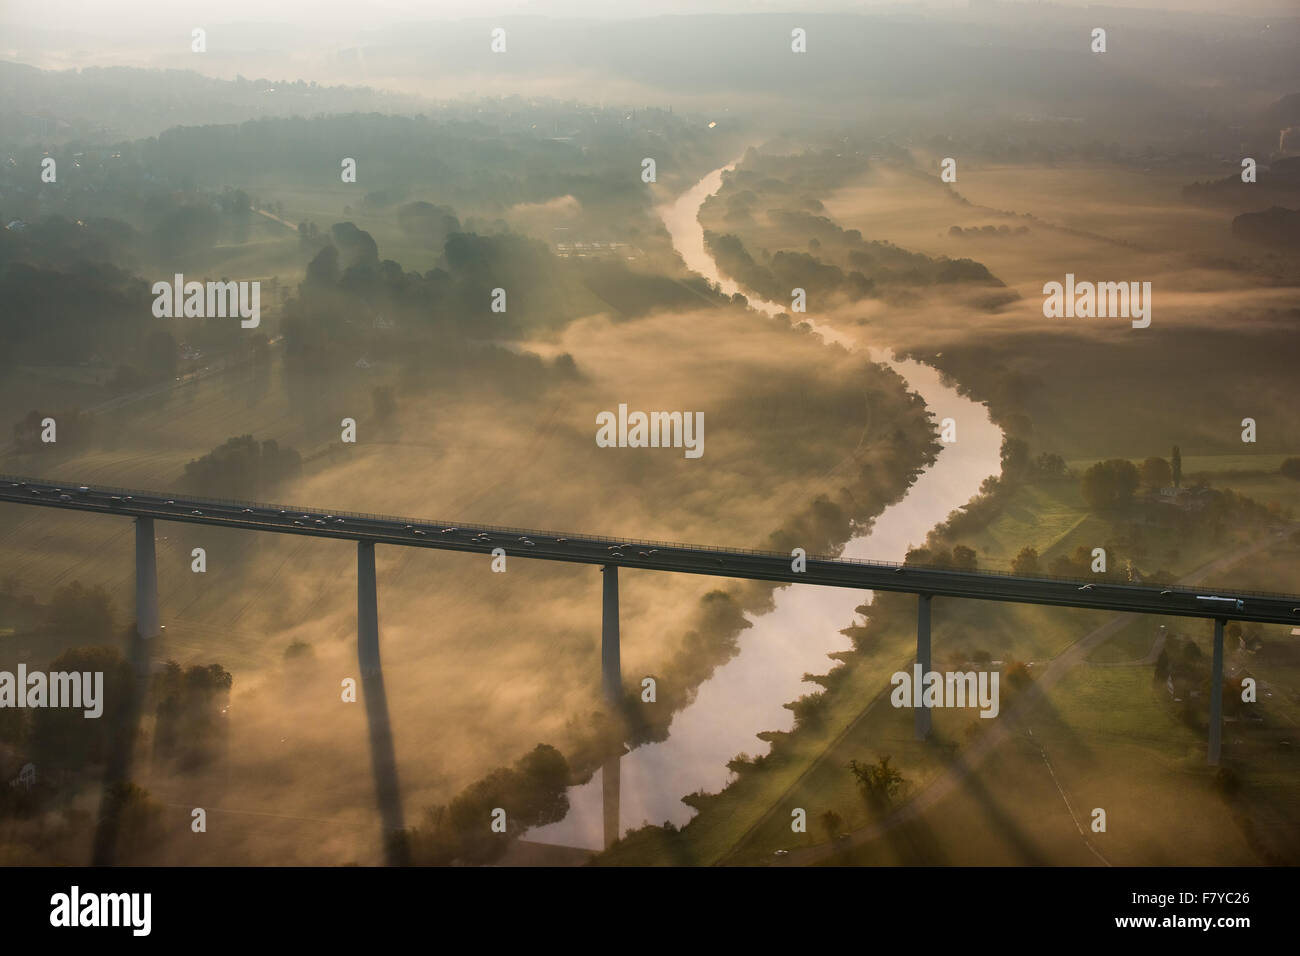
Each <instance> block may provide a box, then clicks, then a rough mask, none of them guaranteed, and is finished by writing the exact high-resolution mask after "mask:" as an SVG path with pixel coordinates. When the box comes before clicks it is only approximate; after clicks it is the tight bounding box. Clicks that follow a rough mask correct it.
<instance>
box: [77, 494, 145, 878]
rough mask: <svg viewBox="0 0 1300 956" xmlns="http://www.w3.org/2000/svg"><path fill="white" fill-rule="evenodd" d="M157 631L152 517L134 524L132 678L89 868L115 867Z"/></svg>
mask: <svg viewBox="0 0 1300 956" xmlns="http://www.w3.org/2000/svg"><path fill="white" fill-rule="evenodd" d="M161 630H162V629H161V628H160V627H159V626H158V560H157V554H156V551H155V544H154V530H153V519H152V518H136V519H135V634H133V635H132V637H131V646H130V647H129V648H128V649H127V656H128V663H129V664H130V666H131V671H132V674H133V675H134V677H135V680H134V684H133V687H132V693H131V696H130V697H129V699H127V700H125V701H123V703H122V707H121V709H120V710H118V711H117V714H116V716H115V723H114V726H113V728H112V732H111V735H110V737H109V747H108V754H107V756H106V759H105V761H104V790H103V793H102V794H101V796H100V801H99V817H98V819H97V820H96V821H95V836H94V840H93V841H92V844H91V850H90V864H91V866H112V865H113V864H114V863H116V862H117V857H118V854H117V837H118V829H119V824H120V820H119V816H120V806H119V799H120V795H119V793H118V790H117V788H118V787H119V785H122V784H125V783H127V782H128V781H129V780H130V779H131V765H132V762H133V761H132V758H133V756H134V752H135V738H136V732H137V730H138V729H139V725H140V715H141V714H142V713H143V712H144V706H145V701H146V700H147V699H148V696H149V662H150V661H151V660H152V659H153V639H154V638H155V637H157V636H158V634H159V632H160V631H161Z"/></svg>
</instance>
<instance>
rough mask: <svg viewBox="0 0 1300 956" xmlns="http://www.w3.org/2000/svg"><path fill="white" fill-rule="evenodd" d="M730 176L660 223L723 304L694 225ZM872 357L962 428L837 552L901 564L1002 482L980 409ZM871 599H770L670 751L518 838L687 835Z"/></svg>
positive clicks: (768, 305) (643, 750)
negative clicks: (688, 800)
mask: <svg viewBox="0 0 1300 956" xmlns="http://www.w3.org/2000/svg"><path fill="white" fill-rule="evenodd" d="M727 168H730V167H723V169H717V170H714V171H713V172H712V173H710V174H709V175H708V176H705V177H704V178H703V179H702V180H700V182H699V183H697V184H696V185H695V186H694V187H692V188H691V189H690V190H689V191H688V192H686V193H685V194H683V196H682V197H681V198H680V199H679V200H677V201H676V202H674V203H673V204H671V205H669V206H666V207H664V208H663V209H662V210H660V212H661V214H662V216H663V219H664V224H665V226H666V227H667V228H668V231H669V233H670V234H671V235H672V238H673V244H674V246H675V247H676V248H677V250H678V252H679V253H680V254H681V256H682V258H683V260H684V261H685V262H686V264H687V265H688V266H689V267H690V268H691V269H693V270H694V271H696V272H699V273H700V274H701V275H704V276H705V277H707V278H708V279H709V280H710V281H712V282H716V283H718V285H719V286H720V287H721V288H722V290H723V291H724V292H726V293H727V294H728V295H730V294H733V293H735V292H737V291H743V290H740V289H739V288H738V287H737V286H736V284H735V283H734V282H731V281H730V280H728V279H726V278H724V277H722V276H720V275H719V274H718V272H717V267H716V265H715V264H714V262H713V260H712V258H711V257H710V256H709V255H708V253H707V251H706V250H705V248H704V230H703V227H702V226H700V224H699V219H698V213H699V208H700V206H701V205H702V204H703V202H704V200H705V199H707V198H708V197H709V196H710V195H712V194H713V193H715V192H717V190H718V188H719V187H720V185H721V182H722V174H723V171H724V169H727ZM750 305H751V306H753V307H754V308H757V309H759V310H761V311H763V312H767V313H769V314H775V313H777V312H780V311H783V310H784V307H782V306H779V305H777V304H775V303H772V302H765V301H763V300H761V299H753V298H751V299H750ZM818 331H819V332H821V333H822V334H823V336H824V337H825V338H827V339H828V340H832V341H837V342H840V343H842V344H848V343H847V338H846V337H845V336H843V335H842V334H839V333H836V332H834V331H833V330H826V329H820V328H819V329H818ZM871 355H872V358H873V359H875V360H876V361H879V362H882V363H884V364H887V365H889V366H890V367H891V368H893V369H894V370H895V371H896V372H898V374H899V375H901V376H902V377H903V378H904V379H906V380H907V383H908V386H909V387H910V388H911V389H912V390H914V391H916V392H918V393H919V394H920V395H921V396H922V397H923V398H924V399H925V402H926V406H927V407H928V408H929V410H930V412H931V413H932V414H933V415H934V416H935V418H936V420H942V419H944V418H949V417H950V418H952V419H954V420H955V421H956V422H957V423H958V441H957V442H955V443H953V444H951V445H945V446H944V447H943V450H942V451H941V452H940V454H939V457H938V459H937V461H936V462H935V463H934V465H932V466H931V467H930V468H929V469H928V470H927V471H926V472H924V473H923V474H922V475H921V476H920V477H919V478H918V479H917V480H916V482H915V483H914V484H913V485H912V487H911V488H910V489H909V490H908V493H907V495H906V496H905V497H904V498H903V499H902V500H901V501H899V502H898V503H896V504H894V505H891V506H890V507H888V508H886V509H885V511H884V512H883V513H882V514H881V515H880V516H879V517H878V518H877V519H876V521H875V523H874V525H873V526H872V528H871V529H870V532H869V533H867V534H864V535H862V536H861V537H858V538H854V539H852V540H851V541H849V543H848V545H847V546H846V547H845V550H844V556H845V557H848V558H874V559H876V560H887V561H891V560H902V558H903V555H904V554H905V553H906V551H907V549H908V548H909V547H911V546H913V545H917V544H920V543H921V542H922V541H923V540H924V538H925V536H926V534H927V533H928V532H929V531H930V529H931V528H932V527H934V526H935V525H936V524H938V523H939V522H940V521H942V520H943V519H944V518H946V517H947V516H948V515H949V513H951V512H952V510H953V509H954V508H957V507H960V506H961V505H964V504H965V503H966V502H967V501H969V500H970V498H971V497H972V496H974V495H975V494H976V493H978V491H979V487H980V484H981V483H982V482H983V481H984V479H985V478H986V477H987V476H989V475H992V474H997V473H998V472H999V470H1000V450H1001V443H1002V432H1001V431H1000V430H999V429H998V428H997V426H995V425H994V424H993V423H992V422H990V421H989V417H988V409H987V408H985V407H984V406H983V405H979V404H976V403H975V402H972V401H970V400H969V399H966V398H963V397H962V396H961V395H958V394H957V392H955V391H954V390H953V389H951V388H949V387H947V386H945V385H944V384H943V383H942V382H941V381H940V376H939V373H938V372H937V371H936V370H935V369H933V368H931V367H929V366H927V365H922V364H920V363H917V362H911V361H894V360H890V359H889V358H888V357H887V356H886V355H885V354H883V353H880V352H877V351H875V350H872V352H871ZM869 598H870V592H867V591H852V590H848V589H842V588H827V587H816V586H812V585H797V584H796V585H790V586H788V587H784V588H781V589H780V590H778V591H776V592H775V594H774V599H775V603H776V606H775V609H774V610H772V611H770V612H769V613H766V614H762V615H758V616H752V615H751V616H749V620H750V621H751V622H752V624H753V626H752V627H750V628H748V629H746V630H745V631H743V632H742V633H741V635H740V638H739V641H738V648H739V653H737V655H736V656H735V657H733V658H732V659H731V660H730V661H728V662H727V663H725V664H723V665H722V666H720V667H719V668H718V669H717V670H715V671H714V673H713V676H712V677H711V678H710V679H709V680H707V681H705V682H704V683H703V684H702V685H701V686H700V688H699V692H698V694H697V695H696V698H695V700H694V701H693V702H692V703H691V704H690V705H689V706H688V707H686V708H684V709H683V710H682V711H680V712H679V713H678V714H677V716H676V717H675V718H674V719H673V722H672V724H671V725H670V727H669V735H668V738H667V739H666V740H663V741H661V742H658V743H653V744H646V745H644V746H641V747H638V748H636V749H635V750H633V751H631V752H630V753H628V754H626V755H625V756H623V757H622V758H621V760H612V761H610V762H609V763H607V764H606V766H605V768H604V769H603V770H601V771H597V773H596V774H595V776H594V777H593V778H592V779H591V780H589V781H588V782H587V783H586V784H584V785H582V786H579V787H572V788H570V790H569V803H570V810H569V813H568V815H567V816H566V817H565V818H564V819H563V820H561V821H559V822H558V823H553V824H550V825H548V826H545V827H539V828H538V829H535V830H532V831H530V832H529V833H528V834H527V837H526V838H527V839H528V840H533V841H537V842H540V843H554V844H560V845H565V846H576V847H584V848H588V849H601V848H603V847H604V846H605V845H607V843H608V842H609V841H610V840H612V839H613V838H614V837H615V836H616V835H618V834H621V833H623V832H626V831H627V830H628V829H631V828H634V827H639V826H642V825H643V824H645V823H655V824H661V823H664V822H665V821H671V822H672V823H673V824H674V825H675V826H679V827H680V826H682V825H683V824H685V823H686V822H687V821H688V820H690V818H691V817H692V816H694V814H695V810H693V809H692V808H691V807H688V806H687V805H686V804H684V803H682V802H681V798H682V797H683V796H684V795H686V794H689V793H694V792H696V791H701V790H703V791H706V792H711V793H712V792H717V791H718V790H720V789H722V788H723V787H724V786H726V784H727V782H728V781H729V779H730V777H731V771H729V770H728V769H727V766H726V764H727V761H729V760H730V759H731V758H732V757H734V756H736V754H738V753H740V752H742V751H744V752H747V753H750V754H759V753H764V752H766V751H767V749H768V744H766V743H765V742H763V741H761V740H759V739H758V738H757V737H755V734H756V733H758V732H759V731H764V730H789V729H790V728H791V727H792V726H793V725H794V715H793V714H792V713H791V712H790V711H789V710H786V709H785V707H784V706H782V705H783V704H785V703H786V702H787V701H791V700H794V699H796V698H798V697H799V696H800V695H802V694H805V693H808V692H810V690H815V688H810V687H809V686H808V685H805V684H803V682H802V680H801V678H802V677H803V675H804V674H805V673H807V672H812V673H824V672H825V671H826V670H827V669H829V667H830V666H831V662H830V661H828V660H827V658H826V655H827V654H829V653H832V652H834V651H841V650H847V649H848V648H849V646H850V645H849V641H848V639H847V638H846V637H844V636H843V635H842V634H841V633H840V631H841V630H842V629H843V628H845V627H847V626H849V625H850V624H853V623H855V622H856V621H857V620H858V618H857V615H856V614H855V609H856V608H857V607H858V606H859V605H861V604H863V603H864V602H866V601H868V600H869ZM882 679H883V678H882Z"/></svg>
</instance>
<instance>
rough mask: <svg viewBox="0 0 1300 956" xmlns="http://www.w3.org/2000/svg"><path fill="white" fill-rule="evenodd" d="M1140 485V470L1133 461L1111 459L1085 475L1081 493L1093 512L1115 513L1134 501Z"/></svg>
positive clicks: (1096, 465)
mask: <svg viewBox="0 0 1300 956" xmlns="http://www.w3.org/2000/svg"><path fill="white" fill-rule="evenodd" d="M1138 484H1139V478H1138V470H1137V468H1135V467H1134V465H1133V463H1132V462H1131V461H1128V460H1126V459H1123V458H1110V459H1107V460H1106V461H1099V462H1097V463H1096V464H1095V465H1093V466H1092V467H1091V468H1089V469H1088V470H1087V471H1085V472H1084V473H1083V480H1082V482H1081V485H1080V491H1081V492H1082V494H1083V500H1084V501H1085V502H1086V503H1087V505H1088V507H1089V508H1091V509H1092V510H1093V511H1113V510H1115V509H1118V508H1121V507H1123V506H1124V505H1126V504H1128V503H1129V502H1130V501H1131V500H1132V499H1133V492H1135V491H1136V490H1137V488H1138Z"/></svg>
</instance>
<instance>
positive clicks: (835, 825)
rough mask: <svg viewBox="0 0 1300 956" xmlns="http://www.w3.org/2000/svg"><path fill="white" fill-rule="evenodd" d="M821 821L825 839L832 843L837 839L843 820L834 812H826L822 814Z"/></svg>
mask: <svg viewBox="0 0 1300 956" xmlns="http://www.w3.org/2000/svg"><path fill="white" fill-rule="evenodd" d="M821 821H822V828H823V829H824V830H825V831H826V837H827V839H829V840H830V841H831V842H832V843H834V842H835V841H836V840H837V839H838V838H839V835H840V826H841V825H842V824H843V823H844V821H843V819H841V818H840V815H839V814H838V813H836V812H835V811H834V810H827V811H826V812H825V813H823V814H822V816H821Z"/></svg>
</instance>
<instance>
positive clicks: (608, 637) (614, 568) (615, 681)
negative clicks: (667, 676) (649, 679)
mask: <svg viewBox="0 0 1300 956" xmlns="http://www.w3.org/2000/svg"><path fill="white" fill-rule="evenodd" d="M600 570H601V571H602V572H603V573H604V575H605V580H604V585H603V590H604V599H603V601H602V602H601V620H600V678H601V689H602V690H603V691H604V693H605V701H606V702H607V703H608V704H609V705H610V707H614V708H616V707H618V706H619V705H620V704H621V703H622V700H623V671H622V667H621V665H620V664H619V657H618V651H619V641H618V565H616V564H607V565H605V566H604V567H602V568H601V569H600Z"/></svg>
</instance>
